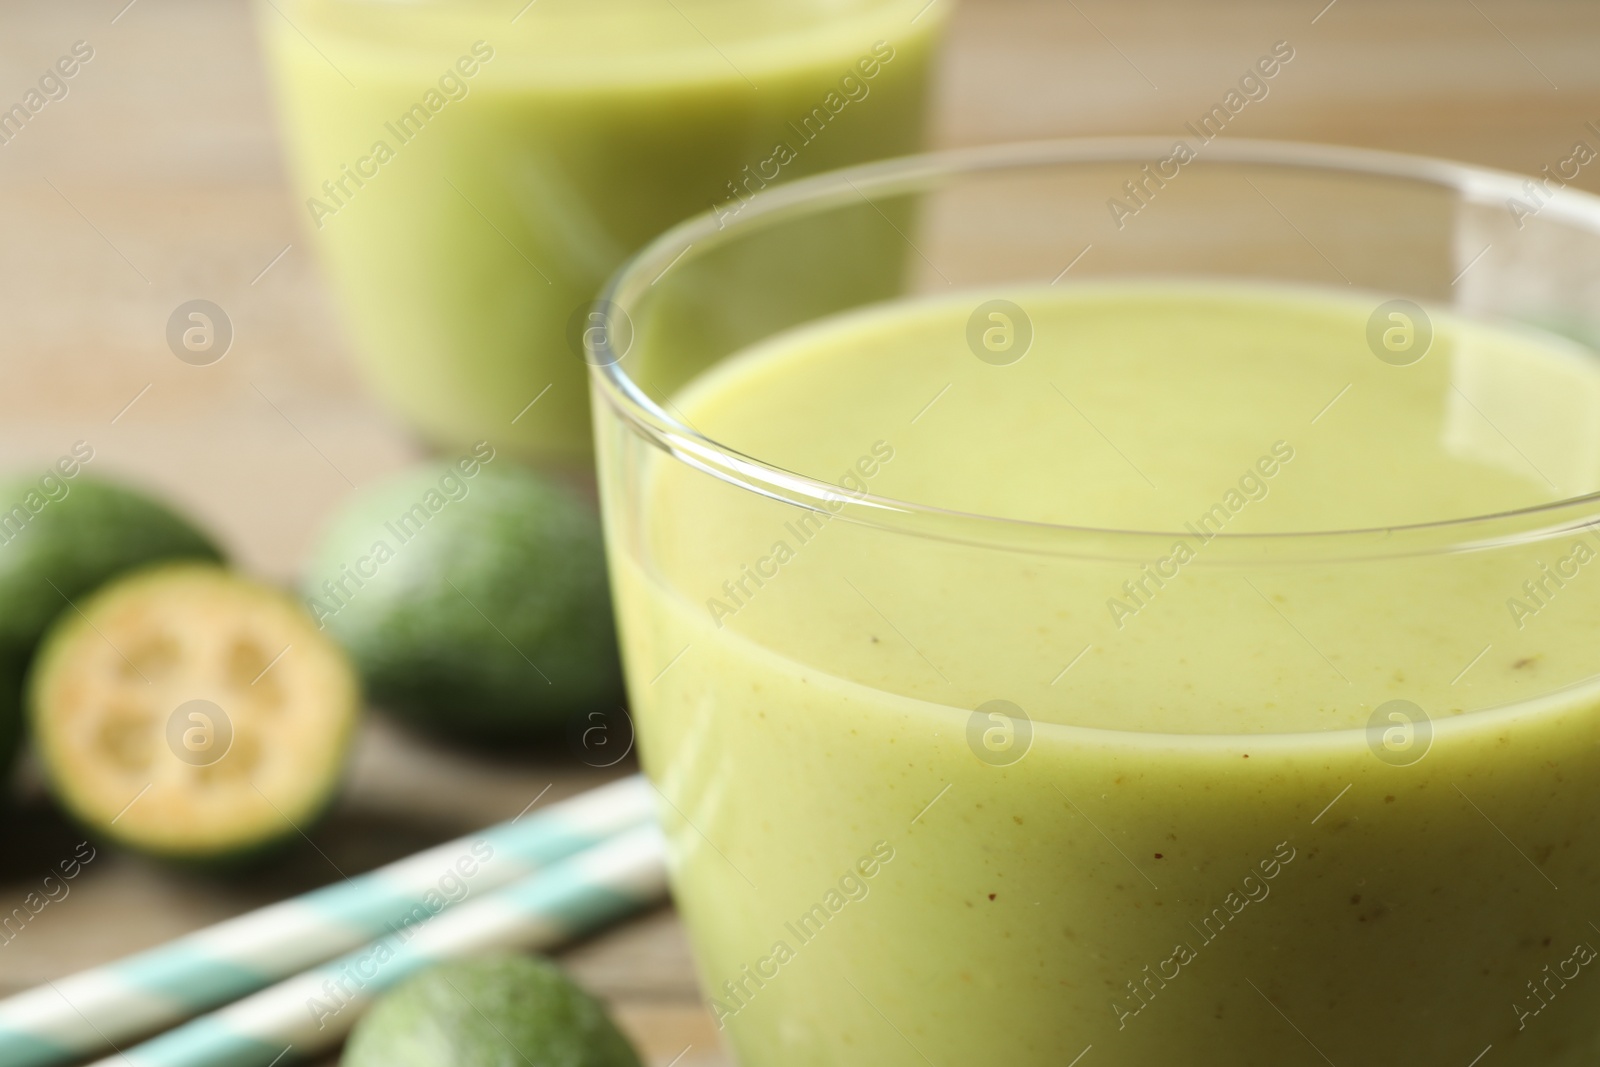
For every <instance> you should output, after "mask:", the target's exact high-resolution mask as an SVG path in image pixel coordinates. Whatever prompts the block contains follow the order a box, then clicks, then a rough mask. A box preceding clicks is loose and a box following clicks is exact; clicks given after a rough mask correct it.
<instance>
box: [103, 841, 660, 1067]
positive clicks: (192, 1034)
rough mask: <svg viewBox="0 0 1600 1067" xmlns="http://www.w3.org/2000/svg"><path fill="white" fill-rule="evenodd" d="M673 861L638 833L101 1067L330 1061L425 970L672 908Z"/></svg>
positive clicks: (267, 1066)
mask: <svg viewBox="0 0 1600 1067" xmlns="http://www.w3.org/2000/svg"><path fill="white" fill-rule="evenodd" d="M665 853H666V849H665V844H664V842H663V840H662V837H661V831H659V830H658V829H656V828H655V827H654V826H640V827H638V828H637V829H634V830H629V831H627V832H626V833H623V834H620V835H618V836H617V837H614V838H612V839H611V840H609V841H607V842H605V843H603V844H599V845H596V846H594V847H593V848H591V849H589V850H587V851H585V852H581V853H579V854H578V855H576V856H574V857H572V858H571V859H568V860H564V861H562V862H561V863H558V864H556V865H554V866H552V867H550V868H549V869H548V870H546V871H544V872H542V873H540V874H535V875H532V876H530V877H528V878H525V879H523V880H522V881H520V882H517V883H516V884H514V885H512V886H510V887H509V888H506V889H502V890H500V891H499V892H496V893H491V894H488V895H486V896H484V897H482V898H481V899H479V900H475V901H473V902H471V903H467V904H463V905H461V907H459V908H456V909H455V910H453V911H450V912H447V913H445V914H443V915H440V916H439V917H438V918H437V919H432V920H429V921H426V922H423V923H420V924H418V925H416V926H414V927H411V928H409V929H406V930H402V931H400V932H399V933H397V934H394V935H392V936H390V937H388V938H385V939H384V940H382V941H379V942H377V943H375V944H372V945H368V946H367V947H366V948H363V949H360V950H358V951H355V952H352V953H350V954H348V955H346V956H343V957H341V958H340V959H337V960H335V961H333V962H332V963H329V964H327V965H326V966H323V967H319V968H317V969H316V970H313V971H308V972H306V973H305V974H302V975H298V976H296V977H294V978H291V979H289V980H288V981H286V982H282V983H280V984H278V985H276V986H273V987H272V988H270V989H266V990H263V991H261V992H259V993H256V994H254V995H253V996H250V997H246V998H245V999H244V1000H241V1001H239V1002H238V1003H236V1004H230V1005H229V1006H228V1007H226V1008H223V1009H221V1010H220V1011H216V1012H213V1013H212V1014H210V1015H205V1016H201V1017H200V1018H198V1019H195V1020H194V1021H192V1022H190V1023H187V1024H185V1025H183V1026H180V1027H178V1028H177V1029H176V1030H172V1031H169V1032H168V1033H165V1034H163V1035H161V1036H160V1037H157V1038H155V1039H154V1040H151V1041H147V1042H145V1043H144V1044H142V1045H138V1046H136V1047H134V1048H128V1049H123V1050H121V1051H119V1052H117V1053H115V1054H114V1055H112V1056H109V1057H107V1058H106V1059H104V1060H101V1061H99V1063H97V1064H96V1065H95V1067H283V1065H284V1064H287V1063H292V1062H295V1061H297V1060H302V1059H305V1058H306V1057H308V1056H314V1055H317V1054H318V1053H323V1052H327V1051H328V1050H330V1049H332V1048H333V1047H334V1046H336V1045H338V1043H339V1042H340V1041H342V1040H343V1039H344V1037H345V1035H346V1034H347V1033H349V1031H350V1028H351V1026H353V1025H354V1024H355V1021H356V1019H358V1018H359V1017H360V1015H361V1013H362V1012H364V1011H365V1010H366V1009H367V1007H368V1006H369V1005H370V1004H371V1003H372V1001H373V1000H374V999H375V998H376V997H377V995H378V994H379V993H381V992H383V991H384V990H386V989H388V988H390V987H392V986H393V985H395V984H396V983H398V982H400V981H401V980H403V979H404V978H406V977H408V976H409V975H412V974H415V973H416V972H417V971H419V970H422V969H423V968H426V967H428V966H431V965H432V964H435V963H439V962H441V961H444V960H448V959H455V958H458V957H461V956H470V955H473V954H475V953H480V952H486V951H490V950H503V949H538V948H548V947H550V946H552V945H555V944H558V943H560V942H562V941H566V940H569V939H570V938H572V937H575V936H577V935H579V934H582V933H585V932H587V931H589V930H593V929H595V928H597V927H599V926H602V925H604V924H606V923H609V922H612V921H615V920H617V919H619V918H622V917H623V916H625V915H628V914H631V913H633V912H636V911H638V910H640V909H641V908H643V907H646V906H648V905H650V904H652V903H654V902H656V901H658V900H660V899H662V898H663V897H665V895H666V891H667V886H666V855H665Z"/></svg>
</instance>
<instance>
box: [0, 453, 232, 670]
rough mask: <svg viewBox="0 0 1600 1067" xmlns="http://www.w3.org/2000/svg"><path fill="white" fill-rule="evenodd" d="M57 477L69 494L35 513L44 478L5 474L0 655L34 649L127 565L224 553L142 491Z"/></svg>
mask: <svg viewBox="0 0 1600 1067" xmlns="http://www.w3.org/2000/svg"><path fill="white" fill-rule="evenodd" d="M59 484H61V485H63V486H65V487H66V489H67V495H66V496H64V497H62V498H61V499H59V500H49V501H48V502H47V503H45V504H44V506H43V507H41V508H40V509H39V511H38V512H37V513H32V512H30V509H29V508H28V507H27V504H26V502H27V501H28V500H29V499H30V494H31V497H32V500H33V501H34V502H35V503H37V502H38V501H41V500H45V499H46V498H45V497H44V496H43V494H42V493H41V491H40V487H39V483H38V482H37V481H26V480H21V479H14V478H13V479H6V480H4V481H0V655H5V654H10V653H16V654H26V653H28V652H31V651H32V650H33V648H34V647H35V646H36V645H37V644H38V643H39V639H40V637H42V636H43V635H44V631H45V629H46V627H48V626H49V625H50V622H51V620H52V619H54V618H55V617H56V616H57V615H59V614H61V612H62V610H63V609H65V608H66V607H67V601H68V600H69V599H70V600H76V599H77V598H78V597H79V596H82V595H83V594H85V593H88V592H91V591H92V590H94V589H96V588H98V587H99V586H101V585H103V584H104V583H105V582H106V581H107V580H109V579H110V578H112V577H114V576H116V575H118V574H120V573H122V572H123V571H126V570H130V569H131V568H134V567H137V566H141V565H143V564H146V563H150V562H153V561H156V560H166V559H202V560H214V561H221V559H222V551H221V550H220V549H219V548H218V547H217V546H216V544H215V543H214V542H213V541H212V540H211V539H210V538H209V537H207V536H206V535H205V534H204V533H202V532H201V531H200V530H198V529H196V528H195V527H194V526H193V525H192V524H190V523H189V522H188V521H187V520H185V519H184V518H182V517H181V516H179V515H177V514H176V513H175V512H173V511H172V510H171V509H169V508H168V507H167V506H166V505H164V504H162V503H160V502H159V501H157V500H155V499H153V498H151V497H149V496H147V495H145V494H143V493H141V492H138V491H136V490H133V489H127V488H123V487H122V486H118V485H113V484H111V483H110V482H104V481H98V480H96V479H93V478H88V477H85V476H81V475H80V476H79V477H76V478H72V479H65V480H61V481H60V483H59ZM24 516H26V521H25V522H19V521H18V520H20V519H22V518H23V517H24ZM18 526H20V527H21V528H20V531H19V530H18Z"/></svg>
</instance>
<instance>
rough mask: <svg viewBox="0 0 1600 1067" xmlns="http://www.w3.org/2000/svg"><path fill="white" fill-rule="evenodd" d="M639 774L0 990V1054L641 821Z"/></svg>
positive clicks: (206, 997)
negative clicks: (52, 977)
mask: <svg viewBox="0 0 1600 1067" xmlns="http://www.w3.org/2000/svg"><path fill="white" fill-rule="evenodd" d="M653 815H654V806H653V801H652V796H651V793H650V788H649V786H647V785H646V784H645V782H644V779H643V778H642V777H640V776H638V775H634V776H632V777H629V778H625V779H623V780H621V781H618V782H613V783H611V784H609V785H605V786H602V787H600V788H599V789H594V790H591V791H589V792H587V793H583V794H581V795H579V796H576V797H573V798H571V799H570V800H565V801H562V802H560V803H558V804H552V805H550V806H549V807H547V808H544V809H542V810H540V811H538V812H536V813H534V814H526V813H524V815H522V816H518V817H517V818H516V819H512V820H511V821H510V822H505V823H501V824H499V825H497V826H493V827H490V828H489V829H487V830H484V831H482V832H481V833H478V834H472V835H469V836H467V837H463V838H459V839H457V840H455V841H451V842H449V843H447V844H443V845H439V846H437V847H435V848H431V849H428V850H427V851H425V852H421V853H418V854H417V855H415V856H411V857H408V858H407V859H403V860H400V861H398V862H396V863H392V864H389V865H388V866H386V867H380V868H379V869H377V870H375V871H372V872H370V873H367V874H363V875H358V876H357V877H355V878H350V879H346V880H345V881H343V882H339V883H335V884H333V885H329V886H326V887H324V888H322V889H317V890H314V891H312V892H310V893H307V894H305V895H303V896H300V897H296V898H294V899H292V900H287V901H283V902H281V903H278V904H273V905H269V906H268V907H265V908H261V909H260V910H258V911H254V912H250V913H249V914H247V915H242V916H239V917H238V918H234V919H229V920H227V921H225V922H221V923H218V924H216V925H214V926H210V927H207V928H205V929H203V930H200V931H197V932H195V933H193V934H189V935H187V936H185V937H181V938H179V939H178V940H176V941H172V942H169V943H168V944H166V945H163V946H161V947H159V948H155V949H151V950H149V951H147V952H141V953H139V954H137V955H134V956H129V957H127V958H125V959H123V960H120V961H118V962H115V963H112V964H109V965H107V966H104V967H99V968H95V969H93V970H88V971H83V972H81V973H79V974H75V975H72V976H71V977H69V978H63V979H60V980H58V981H55V982H52V983H48V984H46V985H43V986H39V987H38V988H35V989H31V990H29V991H27V992H25V993H19V994H17V995H16V996H13V997H10V998H8V999H6V1000H3V1001H0V1061H3V1062H4V1063H5V1064H6V1067H55V1065H58V1064H63V1063H69V1062H72V1061H75V1060H79V1059H81V1058H82V1057H83V1056H85V1055H87V1054H91V1053H97V1052H101V1051H103V1050H104V1049H105V1048H106V1045H107V1044H108V1043H109V1044H112V1045H113V1046H115V1045H116V1044H119V1043H121V1042H123V1041H125V1040H128V1039H130V1038H134V1037H138V1036H141V1035H143V1034H147V1033H150V1032H152V1031H154V1030H158V1029H161V1028H163V1027H167V1026H171V1025H173V1024H174V1023H177V1022H181V1021H182V1020H184V1019H188V1018H192V1017H193V1016H195V1015H197V1014H198V1013H200V1012H202V1011H205V1010H207V1009H209V1008H213V1007H215V1006H217V1005H218V1004H226V1003H228V1002H230V1001H234V1000H237V999H238V998H239V997H241V996H244V995H245V994H248V993H253V992H255V991H256V990H258V989H262V988H264V987H266V986H268V985H271V984H272V983H273V982H276V981H278V980H280V979H282V978H285V977H287V976H289V975H293V974H298V973H299V972H301V971H303V970H304V969H305V968H307V967H309V966H312V965H314V964H317V963H321V962H322V961H324V960H327V959H330V958H332V957H334V956H336V955H338V954H339V953H342V952H347V951H349V950H351V949H353V948H356V947H357V946H360V945H365V944H367V943H369V942H371V941H373V940H375V939H377V938H379V937H381V936H383V935H384V934H385V933H389V932H392V931H395V930H400V929H403V928H405V927H408V926H411V925H412V924H415V923H418V922H422V921H424V920H428V919H431V918H432V917H433V916H435V915H437V914H438V913H439V912H441V911H443V910H444V909H445V908H447V907H453V906H454V905H455V904H457V903H459V902H461V901H463V900H466V899H469V898H471V897H473V896H475V895H477V894H480V893H486V892H489V891H491V890H494V889H498V888H500V887H502V886H505V885H508V884H510V883H512V882H516V881H518V880H519V879H523V878H526V877H527V876H529V875H530V874H532V873H533V872H535V871H538V870H540V869H541V868H543V867H545V866H547V865H549V864H551V863H554V862H556V861H558V860H562V859H565V858H567V857H568V856H571V855H573V854H575V853H578V852H580V851H582V850H584V849H586V848H589V847H591V846H593V845H595V844H597V843H599V842H602V841H605V840H607V839H609V838H611V837H613V836H615V835H616V834H618V833H621V832H622V831H624V830H629V829H632V828H634V827H636V826H639V825H640V824H641V823H644V822H647V821H648V820H650V819H651V818H652V817H653Z"/></svg>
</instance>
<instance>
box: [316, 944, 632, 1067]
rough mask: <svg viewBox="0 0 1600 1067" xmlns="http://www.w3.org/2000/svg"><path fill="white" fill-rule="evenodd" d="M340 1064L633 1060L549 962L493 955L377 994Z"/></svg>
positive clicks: (602, 1017) (580, 1065)
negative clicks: (375, 1002)
mask: <svg viewBox="0 0 1600 1067" xmlns="http://www.w3.org/2000/svg"><path fill="white" fill-rule="evenodd" d="M339 1062H340V1065H341V1067H506V1065H508V1064H516V1065H521V1064H525V1063H527V1064H535V1065H537V1067H640V1063H639V1056H638V1054H637V1053H636V1052H634V1050H633V1047H632V1046H631V1045H629V1044H628V1039H627V1038H626V1037H624V1036H623V1035H622V1032H621V1031H619V1030H618V1029H617V1028H616V1025H615V1024H614V1023H612V1021H611V1019H610V1017H609V1016H607V1015H606V1011H605V1008H604V1007H602V1006H601V1004H600V1003H599V1002H598V1001H597V1000H595V999H594V998H593V997H591V996H590V995H589V994H587V993H585V992H584V991H583V990H582V989H580V988H578V986H576V985H575V984H573V982H572V980H571V979H570V978H568V977H567V976H566V975H565V974H564V973H563V972H562V970H561V968H559V967H557V966H556V965H555V964H553V963H551V962H550V961H549V960H545V959H540V958H537V957H527V956H510V955H497V956H485V957H481V958H478V959H469V960H461V961H457V962H452V963H445V964H440V965H438V966H436V967H433V968H430V969H429V970H426V971H423V972H422V973H421V974H418V975H416V976H414V977H412V978H410V979H408V980H407V981H406V982H404V983H403V984H401V985H400V986H399V987H397V988H396V989H394V990H393V991H392V992H390V993H389V994H388V995H387V996H385V997H384V998H383V999H382V1000H380V1001H379V1002H378V1003H377V1004H376V1005H375V1006H374V1007H373V1008H372V1010H371V1011H369V1012H368V1013H367V1014H366V1015H365V1016H364V1017H363V1018H362V1019H361V1021H360V1022H359V1023H357V1024H356V1027H355V1031H354V1032H353V1033H352V1034H351V1035H350V1040H349V1042H348V1043H347V1044H346V1045H345V1051H344V1057H343V1058H342V1059H341V1060H340V1061H339Z"/></svg>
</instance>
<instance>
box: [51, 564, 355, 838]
mask: <svg viewBox="0 0 1600 1067" xmlns="http://www.w3.org/2000/svg"><path fill="white" fill-rule="evenodd" d="M77 608H78V610H76V611H69V612H67V613H65V614H64V615H63V616H62V617H61V618H60V619H58V620H57V622H56V623H55V624H54V626H52V628H51V629H50V631H49V633H47V634H46V636H45V639H44V642H43V644H42V645H41V647H40V651H39V655H38V657H37V658H36V659H35V661H34V664H33V668H32V670H31V672H30V675H29V679H28V692H27V698H28V713H29V721H30V724H31V726H32V729H33V738H34V742H35V745H36V747H37V749H38V753H39V757H40V762H41V763H42V764H43V765H44V769H45V773H46V776H47V778H48V779H49V782H50V785H51V789H52V791H53V792H54V794H55V796H56V797H57V799H58V800H59V801H60V802H61V803H62V804H63V805H64V806H65V807H66V808H67V810H68V811H69V812H70V813H71V814H72V815H74V816H75V817H76V818H78V819H79V820H81V821H82V822H83V823H85V824H86V825H87V826H89V827H90V828H91V829H93V830H97V831H99V832H100V833H101V834H103V835H105V836H106V837H107V838H110V839H112V840H114V841H117V842H119V843H121V844H124V845H127V846H129V847H131V848H135V849H138V850H141V851H145V852H150V853H153V854H157V855H163V856H170V857H175V858H189V859H209V858H224V857H231V856H237V855H244V854H248V853H250V852H252V851H255V850H257V849H259V848H261V847H263V846H266V845H270V844H272V843H274V842H276V841H279V840H281V839H284V838H287V837H290V836H294V835H296V834H297V833H298V832H300V831H301V830H303V829H304V828H305V827H306V826H307V825H308V824H309V823H310V822H312V821H313V820H314V819H315V818H316V817H317V816H318V815H319V814H321V812H322V811H323V810H324V808H325V807H326V806H327V805H328V803H329V801H330V800H331V799H332V797H333V794H334V792H335V789H336V787H337V785H338V782H339V778H340V775H341V772H342V770H343V767H344V762H345V755H346V751H347V750H348V748H349V745H350V740H351V736H352V732H353V727H354V726H355V723H356V719H357V714H358V710H359V708H360V693H359V686H358V684H357V682H356V680H355V673H354V671H353V670H352V668H351V667H350V665H349V662H348V661H347V660H346V659H345V656H344V653H343V652H342V651H340V649H339V648H338V647H337V646H336V645H334V644H333V643H332V642H331V641H329V640H328V639H327V638H325V637H324V636H323V635H322V634H321V633H320V632H318V630H317V627H316V624H315V623H314V622H313V621H312V620H311V618H310V617H309V616H308V615H307V614H306V613H305V611H304V609H303V608H301V607H300V605H299V604H297V603H296V602H295V601H294V600H292V599H291V598H290V597H288V596H287V595H286V594H284V593H281V592H279V591H277V590H275V589H271V588H269V587H266V586H263V585H260V584H258V583H256V582H253V581H250V580H248V579H245V578H241V577H239V576H238V575H236V574H233V573H230V572H228V571H226V570H223V569H222V568H220V567H215V566H211V565H208V564H195V563H178V564H159V565H157V566H154V567H151V568H148V569H145V570H141V571H136V572H134V573H132V574H130V575H128V576H126V577H124V578H121V579H119V580H117V581H115V582H113V583H111V584H110V585H108V586H106V587H104V588H103V589H101V590H100V591H99V592H97V593H96V594H95V595H94V596H93V597H91V598H89V599H88V600H86V601H83V602H81V603H79V604H78V605H77Z"/></svg>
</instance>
